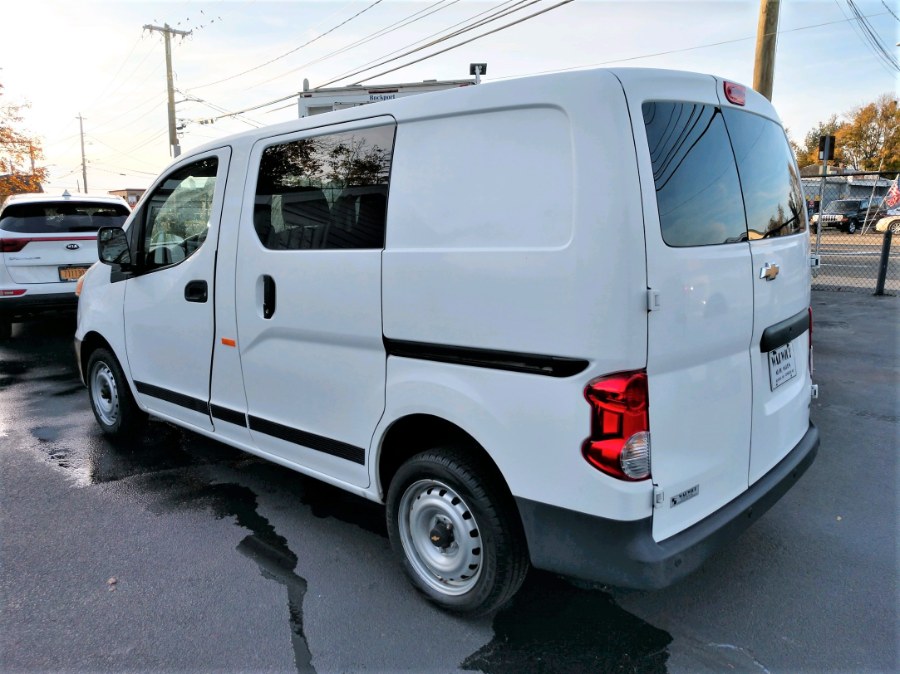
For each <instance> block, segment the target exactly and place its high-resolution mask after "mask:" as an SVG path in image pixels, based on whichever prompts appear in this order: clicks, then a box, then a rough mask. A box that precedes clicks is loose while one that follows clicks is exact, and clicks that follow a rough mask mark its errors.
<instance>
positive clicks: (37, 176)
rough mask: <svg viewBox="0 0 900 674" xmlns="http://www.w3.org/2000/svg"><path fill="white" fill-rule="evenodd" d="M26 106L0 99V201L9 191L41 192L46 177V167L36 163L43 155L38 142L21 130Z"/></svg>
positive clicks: (1, 88) (14, 192) (1, 90)
mask: <svg viewBox="0 0 900 674" xmlns="http://www.w3.org/2000/svg"><path fill="white" fill-rule="evenodd" d="M2 96H3V85H2V84H0V97H2ZM27 107H28V106H27V105H17V104H14V103H7V102H3V101H0V201H2V200H3V199H5V198H6V197H8V196H10V195H12V194H22V193H25V192H41V191H43V190H42V188H41V182H42V181H43V180H46V178H47V169H46V168H42V167H38V166H37V165H36V162H38V161H39V160H41V159H43V158H44V153H43V150H42V149H41V144H40V142H38V141H37V140H36V139H35V138H33V137H31V136H29V135H28V134H27V133H25V132H24V131H22V130H21V124H22V121H23V119H24V118H23V116H22V111H23V110H24V109H26V108H27Z"/></svg>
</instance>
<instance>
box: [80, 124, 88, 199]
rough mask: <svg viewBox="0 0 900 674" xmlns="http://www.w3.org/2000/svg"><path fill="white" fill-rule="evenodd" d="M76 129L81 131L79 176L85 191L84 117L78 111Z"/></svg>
mask: <svg viewBox="0 0 900 674" xmlns="http://www.w3.org/2000/svg"><path fill="white" fill-rule="evenodd" d="M78 129H79V131H80V132H81V178H82V180H84V191H85V192H87V191H88V188H87V162H86V161H85V160H84V117H82V116H81V113H80V112H79V113H78Z"/></svg>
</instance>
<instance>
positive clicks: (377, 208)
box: [235, 117, 395, 487]
mask: <svg viewBox="0 0 900 674" xmlns="http://www.w3.org/2000/svg"><path fill="white" fill-rule="evenodd" d="M394 131H395V123H394V120H393V118H390V117H381V118H374V119H368V120H364V121H360V122H356V123H351V124H341V125H335V126H329V127H324V128H321V127H320V128H317V129H314V130H308V131H304V132H299V133H295V134H289V135H284V136H277V137H273V138H268V139H263V140H261V141H259V142H258V143H257V144H256V145H255V146H254V147H253V149H252V151H251V154H250V163H249V174H248V178H247V184H246V187H245V193H244V205H243V210H242V212H241V222H240V233H239V242H238V245H239V250H240V252H239V255H238V265H237V271H236V281H235V307H236V311H237V328H238V344H237V346H238V349H239V352H240V358H241V369H242V371H243V376H244V390H245V392H246V395H247V411H248V425H249V427H250V433H251V435H252V439H253V442H254V444H255V445H256V447H257V448H258V449H259V450H260V451H261V452H263V453H264V454H268V455H270V456H272V457H274V458H276V459H278V460H280V461H282V462H287V463H290V464H291V465H293V466H295V467H297V468H298V469H299V470H301V471H304V472H307V473H310V474H314V475H318V476H321V477H323V478H325V479H328V480H330V481H332V482H334V481H339V482H343V483H349V484H351V485H354V486H357V487H365V486H367V485H368V483H369V475H368V468H367V466H366V455H367V453H368V448H369V444H370V442H371V439H372V434H373V432H374V430H375V427H376V425H377V424H378V422H379V420H380V419H381V415H382V413H383V412H384V387H385V358H386V357H385V351H384V344H383V341H382V323H381V256H382V249H383V248H384V235H385V220H386V214H387V197H388V181H389V176H390V167H391V159H392V152H393V144H394Z"/></svg>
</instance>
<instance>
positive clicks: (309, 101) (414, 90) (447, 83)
mask: <svg viewBox="0 0 900 674" xmlns="http://www.w3.org/2000/svg"><path fill="white" fill-rule="evenodd" d="M473 84H475V80H425V81H424V82H413V83H409V84H380V85H377V86H371V87H364V86H362V85H353V86H349V87H332V88H330V89H310V88H309V80H303V91H302V92H301V93H300V96H299V98H298V99H297V107H298V112H299V116H300V117H309V116H311V115H320V114H322V113H324V112H331V111H333V110H343V109H344V108H353V107H356V106H357V105H365V104H366V103H377V102H378V101H392V100H394V99H395V98H403V97H404V96H412V95H414V94H426V93H428V92H430V91H441V90H443V89H455V88H457V87H468V86H471V85H473Z"/></svg>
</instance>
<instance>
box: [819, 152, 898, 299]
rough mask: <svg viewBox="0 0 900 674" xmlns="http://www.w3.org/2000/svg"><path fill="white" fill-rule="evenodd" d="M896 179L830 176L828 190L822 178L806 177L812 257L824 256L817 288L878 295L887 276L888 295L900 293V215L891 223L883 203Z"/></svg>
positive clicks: (870, 175) (887, 175)
mask: <svg viewBox="0 0 900 674" xmlns="http://www.w3.org/2000/svg"><path fill="white" fill-rule="evenodd" d="M816 168H818V167H816ZM895 175H896V173H893V172H891V173H874V172H856V173H840V174H829V175H828V176H827V177H826V179H825V183H824V192H823V184H822V182H823V181H822V176H820V175H818V176H807V177H803V178H802V181H803V190H804V192H805V194H806V199H807V210H808V211H809V216H810V228H809V234H810V240H811V243H812V246H811V248H812V254H813V255H818V257H819V267H818V269H814V270H813V281H812V287H813V288H815V289H818V290H848V291H855V292H868V293H874V292H876V287H877V285H878V282H879V274H883V275H884V281H883V283H884V286H883V291H884V292H889V293H891V294H895V293H897V292H898V291H900V215H897V216H894V217H892V218H891V219H890V220H888V221H887V222H885V221H884V218H885V217H887V213H886V207H885V206H884V205H883V202H884V197H885V195H886V194H887V192H888V190H889V189H890V186H891V183H892V182H893V180H894V177H895ZM823 195H824V199H823V198H822V197H823ZM822 203H824V204H825V206H824V209H822V207H821V206H822ZM878 223H881V224H880V225H879V224H878ZM876 225H878V229H883V230H885V231H877V229H876ZM892 229H893V231H891V230H892Z"/></svg>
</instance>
